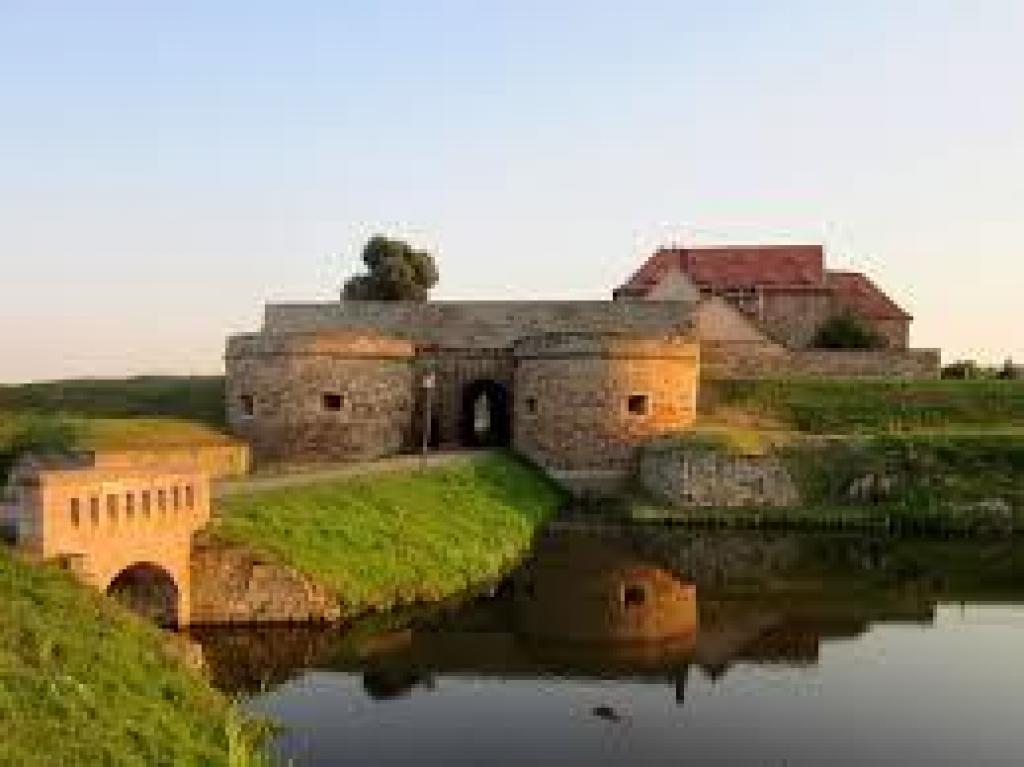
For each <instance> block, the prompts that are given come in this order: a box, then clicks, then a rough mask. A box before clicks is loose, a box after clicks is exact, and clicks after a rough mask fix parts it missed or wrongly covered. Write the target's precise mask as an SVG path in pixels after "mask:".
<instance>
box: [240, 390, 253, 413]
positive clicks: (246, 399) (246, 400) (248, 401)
mask: <svg viewBox="0 0 1024 767" xmlns="http://www.w3.org/2000/svg"><path fill="white" fill-rule="evenodd" d="M238 404H239V406H240V407H241V408H242V415H244V416H245V417H246V418H252V417H253V416H254V415H256V400H255V398H254V397H253V396H252V395H251V394H243V395H242V396H241V397H239V398H238Z"/></svg>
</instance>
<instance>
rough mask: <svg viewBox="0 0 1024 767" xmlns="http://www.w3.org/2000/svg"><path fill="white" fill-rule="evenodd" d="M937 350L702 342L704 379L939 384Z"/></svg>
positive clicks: (702, 373) (702, 371)
mask: <svg viewBox="0 0 1024 767" xmlns="http://www.w3.org/2000/svg"><path fill="white" fill-rule="evenodd" d="M940 362H941V359H940V352H939V350H938V349H786V348H785V347H783V346H780V345H778V344H772V343H761V342H750V343H742V342H720V343H715V342H707V341H705V342H702V343H701V375H702V376H703V377H705V378H904V379H912V378H938V377H939V370H940Z"/></svg>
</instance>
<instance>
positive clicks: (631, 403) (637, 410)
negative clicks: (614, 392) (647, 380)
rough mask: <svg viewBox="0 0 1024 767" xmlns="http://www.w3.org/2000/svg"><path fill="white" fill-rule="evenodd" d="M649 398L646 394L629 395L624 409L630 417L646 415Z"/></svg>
mask: <svg viewBox="0 0 1024 767" xmlns="http://www.w3.org/2000/svg"><path fill="white" fill-rule="evenodd" d="M649 405H650V403H649V397H648V396H647V395H646V394H630V395H629V397H628V398H627V399H626V409H627V410H629V412H630V413H631V414H632V415H647V410H648V407H649Z"/></svg>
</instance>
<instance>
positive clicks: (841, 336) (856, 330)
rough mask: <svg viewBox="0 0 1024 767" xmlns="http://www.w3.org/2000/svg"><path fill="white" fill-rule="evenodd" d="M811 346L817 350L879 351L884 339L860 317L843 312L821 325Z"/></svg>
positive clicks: (883, 344)
mask: <svg viewBox="0 0 1024 767" xmlns="http://www.w3.org/2000/svg"><path fill="white" fill-rule="evenodd" d="M812 345H813V346H815V347H817V348H819V349H880V348H882V347H884V346H885V345H886V344H885V339H884V338H882V336H881V335H879V334H878V332H877V331H875V329H874V328H872V327H871V326H870V325H868V324H867V323H866V322H864V320H862V319H861V318H860V317H858V316H856V315H854V314H851V313H849V312H844V313H843V314H836V315H834V316H832V317H830V318H829V319H827V320H825V322H824V323H822V325H821V327H820V328H818V332H817V333H816V334H815V336H814V340H813V341H812Z"/></svg>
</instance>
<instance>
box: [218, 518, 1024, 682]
mask: <svg viewBox="0 0 1024 767" xmlns="http://www.w3.org/2000/svg"><path fill="white" fill-rule="evenodd" d="M667 533H669V534H665V535H660V536H658V535H656V533H654V532H652V531H647V532H645V533H643V535H645V536H647V537H648V538H649V539H653V538H655V537H657V538H658V541H657V546H655V545H653V543H652V540H647V542H646V545H638V544H640V543H641V542H640V541H638V540H637V536H638V535H639V534H640V533H639V532H638V531H637V530H636V529H635V528H634V529H632V530H627V531H625V532H623V531H619V532H618V533H615V532H614V531H612V532H609V531H604V532H600V531H590V532H588V533H587V534H586V535H582V536H581V535H577V534H575V533H565V534H562V533H555V534H551V535H549V536H547V537H546V538H545V539H544V540H542V541H540V542H539V543H538V545H537V547H536V549H535V551H534V555H533V557H532V558H531V561H530V562H528V563H527V564H526V565H525V566H524V567H523V568H522V570H521V571H520V572H518V573H516V574H515V575H514V577H513V578H512V579H511V582H510V584H508V585H506V587H505V588H503V589H500V590H499V594H498V596H496V597H494V598H491V599H482V600H475V601H473V602H471V603H468V604H466V605H464V606H462V607H459V608H452V609H446V610H443V611H440V612H431V613H429V614H427V615H419V616H418V617H417V618H416V619H414V620H413V621H411V622H408V623H404V624H402V623H400V622H398V621H394V620H391V621H390V622H389V623H388V625H389V626H391V627H392V628H390V629H389V630H387V631H382V630H379V629H370V630H367V629H366V628H364V627H357V628H356V629H355V630H352V631H349V632H347V633H339V632H334V633H325V630H322V629H306V630H298V631H295V630H293V632H292V634H291V635H290V637H289V635H288V633H287V632H285V633H283V634H282V633H274V632H271V631H253V630H235V631H236V635H235V636H233V637H229V640H228V641H227V642H223V641H222V642H221V647H220V649H214V651H213V652H211V651H210V649H209V648H208V647H207V653H206V655H207V659H208V661H209V663H210V666H211V669H212V670H213V672H214V678H215V679H216V680H217V681H218V684H221V685H222V686H225V687H228V688H229V689H231V687H230V684H231V683H232V681H233V680H234V681H239V680H245V679H249V680H252V679H255V680H260V679H266V680H267V681H269V682H270V683H271V684H273V683H274V682H275V681H281V680H284V679H287V678H289V676H291V675H294V674H296V673H297V672H298V670H299V669H301V668H305V667H316V668H330V669H338V670H348V671H355V672H358V673H360V674H361V675H363V682H364V687H365V689H366V690H367V693H368V694H370V695H372V696H373V697H375V698H379V699H384V698H390V697H395V696H400V695H404V694H416V691H418V690H423V689H424V688H427V687H429V686H430V683H431V679H433V678H436V677H437V676H442V675H445V674H459V675H469V676H477V677H498V678H503V677H521V676H531V675H549V674H554V675H559V676H565V677H570V678H608V677H616V678H623V677H630V678H634V679H640V678H643V679H649V680H652V681H656V682H663V683H664V684H665V685H666V686H667V687H669V688H674V689H675V695H676V698H677V699H681V698H682V697H683V687H685V679H686V678H687V674H688V673H689V674H691V675H692V673H693V672H694V671H697V670H698V669H699V670H700V672H703V673H704V674H706V675H707V676H709V677H711V678H712V679H715V678H718V677H719V676H721V675H723V674H727V673H728V672H729V670H730V669H731V668H733V667H735V666H736V665H737V664H747V665H749V664H757V665H765V664H768V665H785V666H790V667H800V666H808V665H813V664H816V663H817V662H818V660H819V656H820V653H821V647H822V646H823V644H824V643H827V642H829V641H833V640H839V639H843V640H851V639H855V638H857V637H859V636H862V635H864V634H866V633H867V632H868V631H869V630H870V629H871V627H872V626H874V625H877V624H879V623H892V622H895V623H904V624H905V623H912V624H920V625H928V624H930V623H931V622H932V620H933V616H934V611H935V605H936V601H937V600H938V599H950V598H965V599H972V598H974V599H977V598H991V596H992V595H994V594H998V593H1002V594H1003V595H1004V596H1006V595H1009V594H1010V593H1011V592H1012V594H1015V595H1016V598H1017V599H1020V598H1021V595H1022V585H1021V584H1024V547H1021V546H1020V545H1017V547H1016V548H1014V546H1013V545H1011V544H1005V543H1002V542H1000V543H999V544H998V545H995V544H992V545H988V544H986V545H985V546H983V547H979V546H976V545H971V544H963V543H948V542H922V541H868V540H864V539H862V538H858V539H849V538H829V539H824V538H820V537H815V538H812V537H807V536H796V537H794V536H789V537H788V539H784V538H783V537H780V536H776V537H775V538H774V539H771V538H769V539H768V540H767V542H765V543H764V545H763V546H762V545H761V544H758V543H756V542H755V541H752V540H749V537H748V539H747V540H740V538H741V537H739V536H732V535H720V536H718V537H717V538H716V537H715V536H714V535H706V534H700V535H693V534H681V533H678V532H677V531H667ZM716 541H720V542H721V547H720V548H717V549H716ZM680 550H685V552H684V554H682V555H679V556H680V559H681V558H684V557H685V559H686V561H687V562H689V563H690V564H691V565H692V564H693V563H694V562H698V561H699V562H702V563H704V564H706V565H708V566H713V567H715V568H716V571H715V573H714V574H713V576H712V577H709V578H708V579H707V581H708V582H707V583H705V582H704V581H703V580H702V579H701V577H700V576H699V574H694V573H692V572H691V573H687V574H686V575H685V576H683V577H679V576H677V575H676V574H675V571H674V568H673V567H672V566H671V564H670V562H671V560H672V555H673V554H678V552H679V551H680ZM641 551H642V552H645V553H638V552H641ZM716 551H717V554H716ZM650 552H656V554H652V553H650ZM677 561H678V560H677ZM758 562H760V564H758ZM939 573H941V574H942V577H941V578H939V577H937V574H939ZM691 577H692V578H694V579H696V580H697V581H698V584H699V585H698V586H697V587H696V588H695V587H694V586H693V585H692V584H693V580H692V579H691ZM710 584H716V585H710ZM633 586H639V587H641V589H642V590H643V598H642V599H640V598H639V594H638V592H633V589H632V588H631V587H633ZM999 590H1002V591H999ZM1008 590H1009V591H1008ZM698 594H699V596H700V599H699V601H698V599H697V596H698ZM378 625H379V624H378ZM204 645H206V642H205V641H204ZM240 669H244V673H243V671H242V670H240ZM257 686H258V685H257ZM235 689H237V688H235ZM250 689H252V688H250Z"/></svg>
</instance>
